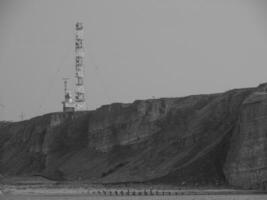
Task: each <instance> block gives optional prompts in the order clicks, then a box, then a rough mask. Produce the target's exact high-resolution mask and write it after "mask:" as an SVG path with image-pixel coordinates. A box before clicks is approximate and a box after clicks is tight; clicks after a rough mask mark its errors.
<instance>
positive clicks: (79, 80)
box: [75, 22, 87, 110]
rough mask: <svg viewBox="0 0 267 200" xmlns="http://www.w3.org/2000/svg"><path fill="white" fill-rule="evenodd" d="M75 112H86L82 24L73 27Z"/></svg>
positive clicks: (78, 23)
mask: <svg viewBox="0 0 267 200" xmlns="http://www.w3.org/2000/svg"><path fill="white" fill-rule="evenodd" d="M75 31H76V32H75V72H76V75H75V77H76V89H75V110H86V107H87V106H86V102H85V89H84V67H83V60H84V39H83V24H82V23H80V22H77V23H76V25H75Z"/></svg>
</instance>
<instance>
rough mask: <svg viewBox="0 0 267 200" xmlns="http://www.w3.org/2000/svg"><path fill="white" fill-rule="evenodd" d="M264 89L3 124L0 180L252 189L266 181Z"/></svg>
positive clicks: (116, 106) (0, 129)
mask: <svg viewBox="0 0 267 200" xmlns="http://www.w3.org/2000/svg"><path fill="white" fill-rule="evenodd" d="M265 87H266V85H264V84H263V85H261V86H259V87H258V88H249V89H238V90H231V91H229V92H225V93H221V94H213V95H195V96H189V97H184V98H164V99H153V100H144V101H140V100H139V101H135V102H134V103H132V104H120V103H116V104H111V105H106V106H102V107H101V108H99V109H97V110H94V111H88V112H76V113H51V114H47V115H44V116H40V117H36V118H33V119H31V120H27V121H22V122H16V123H7V124H5V125H3V126H0V136H1V137H0V173H2V174H4V175H5V174H6V175H33V174H40V175H43V176H47V177H49V178H52V179H69V180H76V179H79V180H80V179H86V180H90V181H92V182H101V183H119V182H151V183H158V182H160V183H175V184H180V185H218V184H230V185H233V186H242V187H259V186H260V185H261V184H262V183H264V182H265V181H266V180H267V172H266V169H267V168H266V167H267V161H266V158H267V156H266V154H267V151H266V146H267V140H266V138H267V135H266V131H267V125H265V124H266V121H267V117H265V114H266V113H267V106H266V105H267V93H266V91H265Z"/></svg>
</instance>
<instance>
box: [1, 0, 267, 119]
mask: <svg viewBox="0 0 267 200" xmlns="http://www.w3.org/2000/svg"><path fill="white" fill-rule="evenodd" d="M266 9H267V2H266V1H264V0H250V1H249V0H23V1H21V0H0V120H13V121H18V120H20V119H21V113H23V115H24V119H28V118H32V117H34V116H38V115H43V114H45V113H49V112H56V111H61V110H62V103H61V102H62V100H63V96H64V94H63V93H64V90H63V80H62V78H63V77H69V78H71V80H70V82H69V89H73V88H74V83H75V79H74V71H75V68H74V55H75V54H74V25H75V23H76V22H77V21H80V22H83V24H84V30H85V34H84V37H85V89H86V101H87V104H88V109H90V110H93V109H96V108H98V107H100V106H101V105H104V104H110V103H114V102H122V103H130V102H133V101H134V100H136V99H149V98H161V97H181V96H187V95H194V94H208V93H217V92H223V91H226V90H229V89H233V88H242V87H256V86H257V85H259V84H260V83H262V82H266V80H267V24H266V19H267V12H266Z"/></svg>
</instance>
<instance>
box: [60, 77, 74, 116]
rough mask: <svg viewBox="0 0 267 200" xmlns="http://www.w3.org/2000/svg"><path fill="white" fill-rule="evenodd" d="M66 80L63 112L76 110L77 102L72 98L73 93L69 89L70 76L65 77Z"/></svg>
mask: <svg viewBox="0 0 267 200" xmlns="http://www.w3.org/2000/svg"><path fill="white" fill-rule="evenodd" d="M63 80H64V97H65V99H64V101H63V102H62V104H63V112H74V110H75V104H74V102H73V100H72V97H71V93H70V91H68V80H69V78H63Z"/></svg>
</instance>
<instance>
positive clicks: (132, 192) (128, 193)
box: [88, 190, 181, 196]
mask: <svg viewBox="0 0 267 200" xmlns="http://www.w3.org/2000/svg"><path fill="white" fill-rule="evenodd" d="M88 193H89V194H90V195H97V196H153V195H155V196H171V195H180V194H181V192H178V191H167V190H93V191H88Z"/></svg>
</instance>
